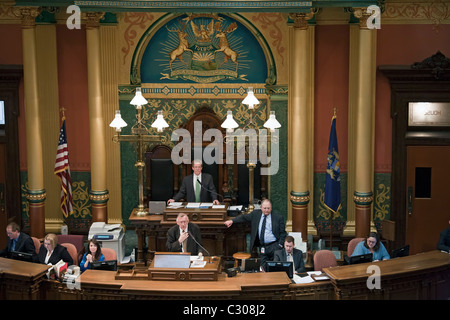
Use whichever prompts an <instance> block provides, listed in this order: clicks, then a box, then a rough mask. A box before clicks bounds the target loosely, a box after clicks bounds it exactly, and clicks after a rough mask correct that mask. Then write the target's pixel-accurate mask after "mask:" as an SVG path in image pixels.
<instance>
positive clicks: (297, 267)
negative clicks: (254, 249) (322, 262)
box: [273, 236, 305, 274]
mask: <svg viewBox="0 0 450 320" xmlns="http://www.w3.org/2000/svg"><path fill="white" fill-rule="evenodd" d="M273 260H274V261H282V262H284V261H292V262H293V267H294V274H295V273H302V272H305V262H304V261H303V252H302V250H300V249H297V248H295V242H294V237H293V236H287V237H286V238H285V239H284V249H280V250H277V251H275V255H274V258H273Z"/></svg>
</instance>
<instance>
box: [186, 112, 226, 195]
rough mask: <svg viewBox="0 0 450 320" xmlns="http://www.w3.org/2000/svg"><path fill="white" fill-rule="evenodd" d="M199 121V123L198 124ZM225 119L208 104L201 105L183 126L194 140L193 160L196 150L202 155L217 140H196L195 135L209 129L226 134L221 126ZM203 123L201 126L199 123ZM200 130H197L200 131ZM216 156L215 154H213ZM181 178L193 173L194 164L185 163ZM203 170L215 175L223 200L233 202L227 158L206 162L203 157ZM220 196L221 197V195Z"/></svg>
mask: <svg viewBox="0 0 450 320" xmlns="http://www.w3.org/2000/svg"><path fill="white" fill-rule="evenodd" d="M196 122H197V125H196ZM222 122H223V119H219V118H218V117H217V115H216V114H215V112H214V111H213V110H212V109H210V108H209V107H208V106H206V105H204V106H202V107H200V108H199V109H198V110H197V111H196V112H195V113H194V114H193V115H192V117H191V118H190V119H189V120H188V121H187V122H186V123H185V124H184V125H182V126H181V127H182V128H184V129H186V130H188V131H189V133H190V135H191V137H192V138H193V140H192V148H191V161H192V160H194V158H195V155H196V152H195V151H196V150H197V151H199V153H201V154H202V155H203V154H204V153H203V152H204V150H205V147H207V146H210V147H211V146H212V145H214V143H217V142H216V141H195V139H194V137H195V136H200V135H201V137H203V135H204V133H205V131H206V130H208V129H219V130H221V132H222V136H225V131H224V129H223V128H222V127H221V124H222ZM199 123H200V124H201V127H200V126H199V125H198V124H199ZM199 130H201V133H200V132H196V131H199ZM222 147H223V150H224V155H223V156H225V150H226V149H225V145H224V144H222ZM212 156H215V154H212ZM181 170H182V171H181V175H182V177H181V179H183V178H184V177H185V176H187V175H190V174H192V164H184V165H182V169H181ZM202 172H205V173H209V174H210V175H211V176H212V177H213V181H214V186H215V187H216V191H217V193H219V194H220V195H221V196H222V197H223V200H224V201H226V202H231V193H230V188H229V184H228V166H227V164H226V163H225V160H223V161H222V163H212V164H208V163H205V161H204V159H203V170H202ZM219 198H220V197H219Z"/></svg>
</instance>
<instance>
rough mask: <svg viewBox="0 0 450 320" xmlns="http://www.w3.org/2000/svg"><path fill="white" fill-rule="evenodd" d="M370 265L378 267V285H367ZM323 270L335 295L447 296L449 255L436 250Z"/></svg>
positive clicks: (449, 284) (412, 297)
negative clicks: (374, 286) (371, 286)
mask: <svg viewBox="0 0 450 320" xmlns="http://www.w3.org/2000/svg"><path fill="white" fill-rule="evenodd" d="M371 265H374V266H377V267H379V268H380V274H381V277H380V285H381V286H380V289H376V288H375V289H373V290H370V289H368V287H367V280H368V277H369V276H372V275H373V271H371V270H370V271H368V267H369V266H371ZM324 272H325V273H326V274H328V276H329V277H330V278H331V282H332V283H333V286H334V291H335V294H336V298H337V299H386V300H395V299H408V300H411V299H415V300H417V299H420V300H426V299H432V300H434V299H448V298H450V255H449V254H448V253H443V252H440V251H438V250H435V251H430V252H425V253H420V254H416V255H412V256H408V257H402V258H396V259H391V260H386V261H378V262H372V263H362V264H356V265H349V266H339V267H333V268H324ZM371 279H372V278H371ZM371 283H373V282H372V281H371Z"/></svg>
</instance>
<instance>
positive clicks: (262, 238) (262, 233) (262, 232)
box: [259, 216, 267, 246]
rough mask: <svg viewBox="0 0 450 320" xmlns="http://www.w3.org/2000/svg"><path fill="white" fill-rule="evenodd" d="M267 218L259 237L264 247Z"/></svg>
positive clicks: (264, 220)
mask: <svg viewBox="0 0 450 320" xmlns="http://www.w3.org/2000/svg"><path fill="white" fill-rule="evenodd" d="M266 218H267V217H266V216H264V219H263V222H262V225H261V233H260V235H259V242H261V245H262V246H263V245H264V234H265V233H266Z"/></svg>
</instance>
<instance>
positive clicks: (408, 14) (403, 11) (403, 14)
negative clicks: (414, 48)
mask: <svg viewBox="0 0 450 320" xmlns="http://www.w3.org/2000/svg"><path fill="white" fill-rule="evenodd" d="M382 18H387V19H402V18H406V19H409V20H430V21H431V22H433V24H434V26H433V29H434V30H435V32H436V33H438V32H439V27H440V25H441V23H442V22H443V21H445V20H447V19H449V18H450V4H449V3H446V2H444V1H433V2H420V3H387V4H386V10H385V12H384V13H383V15H382Z"/></svg>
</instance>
